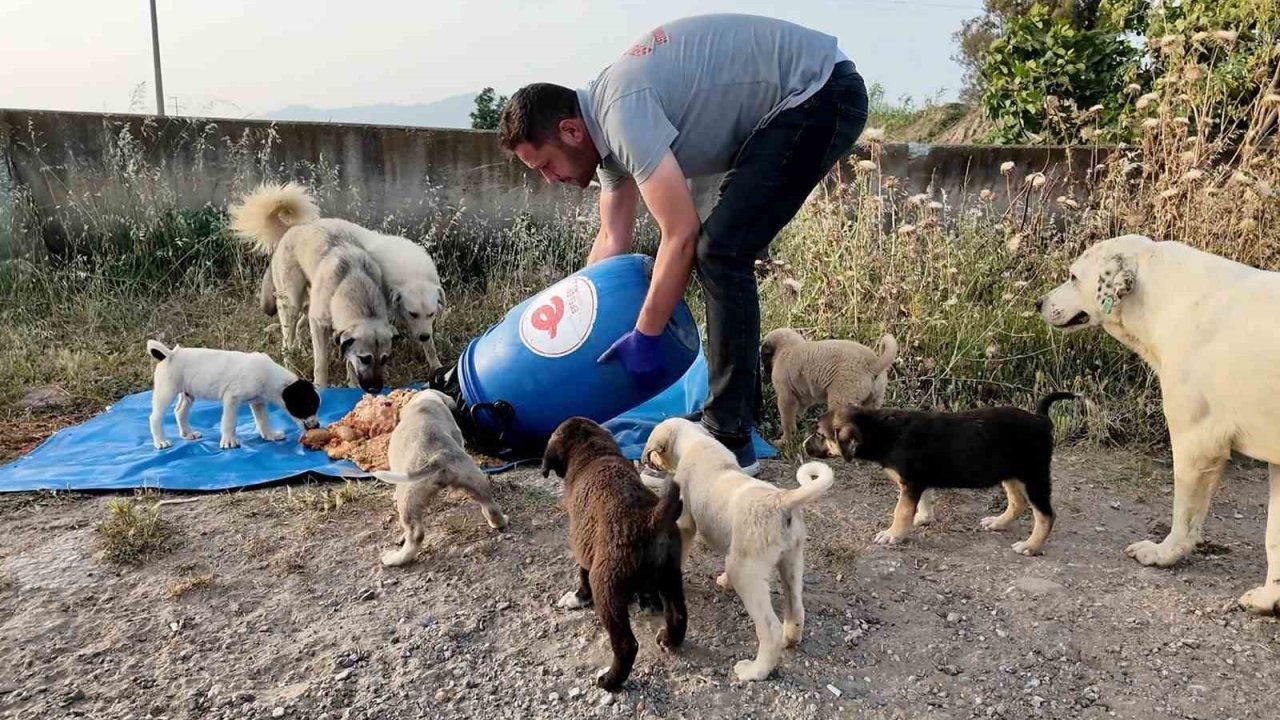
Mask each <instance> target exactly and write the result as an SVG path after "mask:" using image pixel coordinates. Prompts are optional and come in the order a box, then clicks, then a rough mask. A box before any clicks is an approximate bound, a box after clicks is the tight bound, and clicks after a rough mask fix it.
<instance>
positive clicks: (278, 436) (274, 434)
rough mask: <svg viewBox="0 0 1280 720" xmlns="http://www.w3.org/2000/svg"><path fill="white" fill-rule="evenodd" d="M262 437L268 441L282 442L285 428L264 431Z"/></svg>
mask: <svg viewBox="0 0 1280 720" xmlns="http://www.w3.org/2000/svg"><path fill="white" fill-rule="evenodd" d="M262 439H263V440H266V441H268V442H280V441H281V440H283V439H284V431H283V430H272V431H271V432H269V433H263V435H262Z"/></svg>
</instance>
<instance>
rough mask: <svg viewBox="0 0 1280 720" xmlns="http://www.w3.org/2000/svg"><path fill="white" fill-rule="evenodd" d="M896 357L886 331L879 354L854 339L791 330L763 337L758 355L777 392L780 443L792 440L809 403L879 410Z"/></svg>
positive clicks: (894, 348)
mask: <svg viewBox="0 0 1280 720" xmlns="http://www.w3.org/2000/svg"><path fill="white" fill-rule="evenodd" d="M897 358H898V341H897V340H895V339H894V337H893V336H892V335H888V334H886V335H885V336H884V337H882V338H880V353H879V354H878V355H877V354H876V353H875V352H873V351H872V350H871V349H870V348H868V347H867V346H866V345H863V344H862V343H859V342H854V341H853V340H805V339H804V338H803V337H802V336H801V335H800V333H798V332H796V331H795V330H792V329H791V328H778V329H777V330H774V331H773V332H770V333H769V334H768V335H765V337H764V342H763V343H761V348H760V359H761V361H762V362H763V363H764V370H765V372H766V373H767V374H768V375H769V377H770V379H771V381H772V382H773V391H774V393H776V394H777V396H778V415H779V416H780V418H781V420H782V442H783V443H784V444H787V445H789V444H790V443H791V440H792V437H793V436H794V435H795V432H796V418H797V417H799V416H800V415H803V414H804V413H805V412H806V411H807V410H808V409H809V408H811V407H816V406H818V405H821V404H823V403H826V405H827V409H829V410H831V409H835V408H838V407H845V406H848V405H855V406H858V407H865V408H873V409H874V408H879V407H880V406H881V405H883V404H884V391H885V387H886V386H887V385H888V383H889V366H890V365H892V364H893V361H894V360H896V359H897Z"/></svg>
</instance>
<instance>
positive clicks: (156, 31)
mask: <svg viewBox="0 0 1280 720" xmlns="http://www.w3.org/2000/svg"><path fill="white" fill-rule="evenodd" d="M151 54H152V57H153V58H154V59H155V65H156V114H157V115H159V116H161V117H164V81H163V80H161V79H160V26H159V25H158V24H157V23H156V0H151Z"/></svg>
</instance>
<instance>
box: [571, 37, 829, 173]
mask: <svg viewBox="0 0 1280 720" xmlns="http://www.w3.org/2000/svg"><path fill="white" fill-rule="evenodd" d="M838 54H839V52H838V50H837V48H836V38H834V37H832V36H830V35H826V34H824V33H820V32H817V31H815V30H810V29H808V28H805V27H802V26H800V25H796V24H794V23H789V22H785V21H782V20H774V19H772V18H764V17H756V16H752V15H738V14H719V15H700V16H695V17H690V18H685V19H682V20H676V21H674V22H670V23H667V24H665V25H663V26H661V27H658V28H656V29H654V30H653V31H652V32H650V33H648V34H647V35H645V36H644V38H643V39H641V40H640V42H638V43H636V44H635V45H634V46H632V47H631V49H630V50H628V51H627V52H626V53H625V54H624V55H623V56H622V57H621V58H619V59H618V60H617V61H616V62H614V63H613V64H612V65H610V66H609V67H607V68H605V69H604V71H603V72H601V73H600V76H599V77H597V78H596V80H595V81H594V82H592V83H591V84H590V85H589V86H588V87H587V88H586V89H585V90H579V91H578V104H579V105H580V107H581V109H582V115H583V120H584V121H585V123H586V126H587V132H588V134H590V135H591V139H592V140H593V141H594V142H595V144H596V149H597V150H598V151H599V152H600V158H601V165H600V171H599V178H600V184H601V185H602V186H603V187H604V188H605V189H606V190H611V189H613V188H614V187H616V186H617V185H618V184H619V183H621V182H622V181H623V180H624V179H625V178H626V177H628V176H630V177H633V178H635V180H636V182H637V183H642V182H644V181H645V180H646V179H648V177H649V175H650V174H651V173H652V172H653V171H654V169H656V168H657V166H658V162H659V161H660V160H661V159H662V155H663V154H664V153H665V152H666V151H667V149H668V148H670V149H671V150H672V152H673V153H675V157H676V160H677V161H678V162H679V163H680V168H681V169H682V170H683V171H684V174H685V176H686V177H691V178H692V177H701V176H705V175H714V174H716V173H721V172H724V171H726V170H728V169H729V166H730V164H731V163H732V162H733V159H734V157H735V156H736V155H737V153H738V150H739V149H740V148H741V147H742V145H743V143H744V142H746V140H747V138H748V137H750V135H751V133H752V132H754V131H755V130H756V128H759V127H762V126H763V125H765V124H767V123H768V122H769V121H770V120H771V119H773V117H774V116H775V115H777V114H778V113H779V112H782V111H783V110H787V109H789V108H793V107H796V106H797V105H799V104H800V103H802V102H804V101H805V100H807V99H808V98H809V97H810V96H812V95H813V94H814V93H815V92H817V91H818V90H819V89H820V88H821V87H822V86H823V84H824V83H826V81H827V79H828V78H829V77H830V76H831V69H832V67H833V66H834V65H835V63H836V59H837V56H838Z"/></svg>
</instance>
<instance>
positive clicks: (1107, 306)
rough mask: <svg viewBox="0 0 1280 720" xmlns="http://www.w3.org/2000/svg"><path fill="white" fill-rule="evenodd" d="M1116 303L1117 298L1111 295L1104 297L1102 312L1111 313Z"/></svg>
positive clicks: (1104, 313)
mask: <svg viewBox="0 0 1280 720" xmlns="http://www.w3.org/2000/svg"><path fill="white" fill-rule="evenodd" d="M1115 304H1116V301H1115V298H1113V297H1111V296H1110V295H1108V296H1106V297H1104V298H1102V314H1103V315H1110V314H1111V307H1112V306H1113V305H1115Z"/></svg>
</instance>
